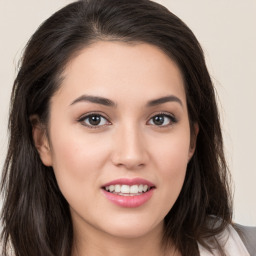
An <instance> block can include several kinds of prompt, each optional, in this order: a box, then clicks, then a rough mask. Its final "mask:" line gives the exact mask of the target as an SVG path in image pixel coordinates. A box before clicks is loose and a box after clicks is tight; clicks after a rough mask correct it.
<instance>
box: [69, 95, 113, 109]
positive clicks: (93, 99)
mask: <svg viewBox="0 0 256 256" xmlns="http://www.w3.org/2000/svg"><path fill="white" fill-rule="evenodd" d="M79 102H91V103H95V104H101V105H104V106H109V107H115V106H116V104H115V103H114V102H113V101H112V100H110V99H107V98H104V97H100V96H91V95H82V96H80V97H78V98H77V99H75V100H74V101H73V102H72V103H71V104H70V105H74V104H76V103H79Z"/></svg>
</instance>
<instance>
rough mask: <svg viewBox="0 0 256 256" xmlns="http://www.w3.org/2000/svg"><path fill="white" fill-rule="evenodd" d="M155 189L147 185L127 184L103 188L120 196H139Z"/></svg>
mask: <svg viewBox="0 0 256 256" xmlns="http://www.w3.org/2000/svg"><path fill="white" fill-rule="evenodd" d="M153 188H154V186H149V185H145V184H134V185H131V186H130V185H127V184H123V185H121V184H115V185H109V186H105V187H103V189H104V190H105V191H107V192H110V193H112V194H116V195H120V196H139V195H142V194H143V193H146V192H148V191H149V190H151V189H153Z"/></svg>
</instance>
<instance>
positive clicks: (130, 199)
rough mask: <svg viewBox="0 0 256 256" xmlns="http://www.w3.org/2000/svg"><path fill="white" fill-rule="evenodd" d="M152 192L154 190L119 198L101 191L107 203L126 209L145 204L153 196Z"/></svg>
mask: <svg viewBox="0 0 256 256" xmlns="http://www.w3.org/2000/svg"><path fill="white" fill-rule="evenodd" d="M153 191H154V189H150V190H149V191H147V192H145V193H143V194H141V195H137V196H120V195H117V194H113V193H110V192H108V191H106V190H105V189H102V192H103V194H104V195H105V197H106V198H107V199H108V200H109V201H111V202H112V203H114V204H116V205H118V206H122V207H127V208H135V207H139V206H141V205H143V204H145V203H146V202H147V201H148V200H149V199H150V198H151V196H152V195H153Z"/></svg>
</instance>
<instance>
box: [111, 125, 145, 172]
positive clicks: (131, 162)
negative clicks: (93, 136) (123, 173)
mask: <svg viewBox="0 0 256 256" xmlns="http://www.w3.org/2000/svg"><path fill="white" fill-rule="evenodd" d="M148 159H149V156H148V152H147V149H146V139H145V136H143V134H142V132H141V131H140V130H139V129H138V128H136V127H132V126H130V127H128V126H126V127H123V128H120V129H119V130H118V131H117V132H116V134H115V138H114V146H113V153H112V162H113V164H114V165H116V166H118V167H124V168H126V169H129V170H133V169H140V168H142V167H143V166H145V165H146V164H147V162H148Z"/></svg>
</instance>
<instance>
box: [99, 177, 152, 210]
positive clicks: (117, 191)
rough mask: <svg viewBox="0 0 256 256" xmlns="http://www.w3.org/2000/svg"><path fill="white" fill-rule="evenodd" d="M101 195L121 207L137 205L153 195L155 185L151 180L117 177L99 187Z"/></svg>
mask: <svg viewBox="0 0 256 256" xmlns="http://www.w3.org/2000/svg"><path fill="white" fill-rule="evenodd" d="M101 189H102V192H103V195H104V196H105V197H106V199H108V200H109V201H110V202H112V203H114V204H116V205H118V206H121V207H129V208H134V207H139V206H141V205H143V204H145V203H146V202H147V201H149V200H150V198H151V197H152V195H153V192H154V191H155V189H156V187H155V185H154V184H152V183H151V182H149V181H147V180H144V179H141V178H136V179H118V180H115V181H112V182H109V183H107V184H105V185H103V186H102V187H101Z"/></svg>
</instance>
